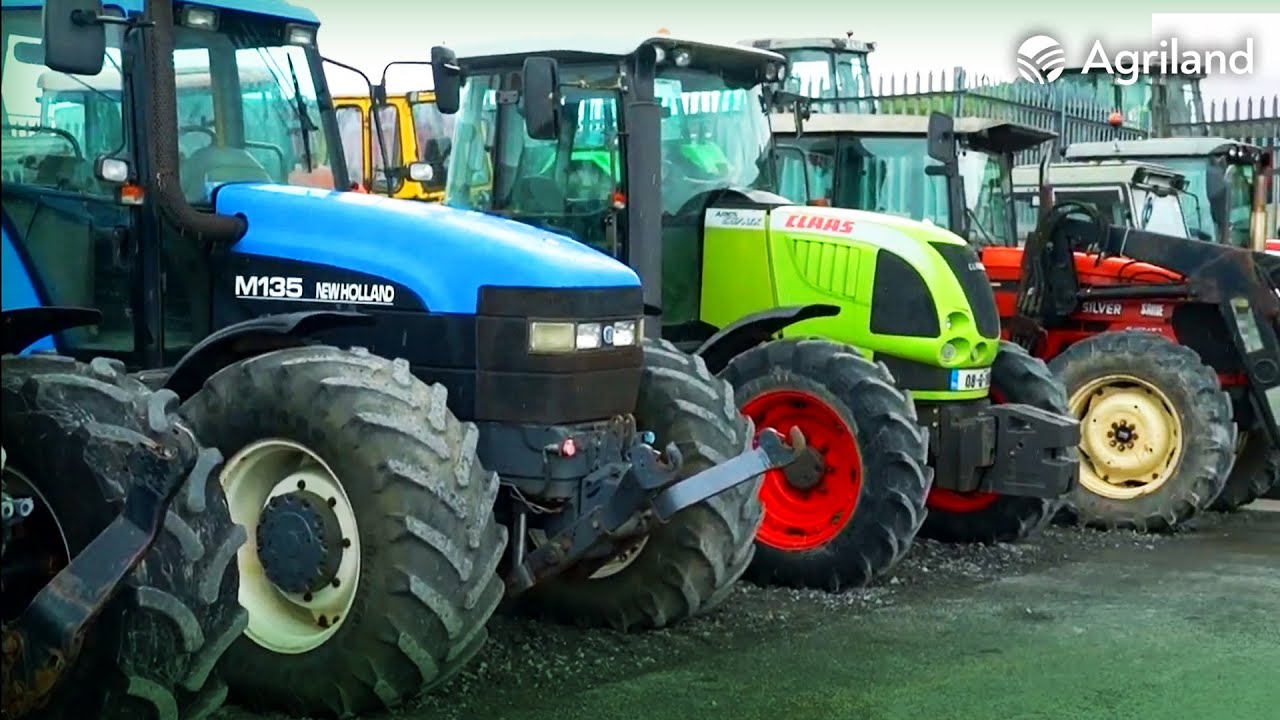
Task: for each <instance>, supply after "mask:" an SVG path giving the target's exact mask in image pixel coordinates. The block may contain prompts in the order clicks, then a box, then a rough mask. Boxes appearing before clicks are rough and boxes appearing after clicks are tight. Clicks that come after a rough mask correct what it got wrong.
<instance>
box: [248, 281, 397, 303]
mask: <svg viewBox="0 0 1280 720" xmlns="http://www.w3.org/2000/svg"><path fill="white" fill-rule="evenodd" d="M307 287H308V286H307V284H306V283H305V282H304V281H303V279H302V278H300V277H282V276H279V275H237V276H236V284H235V296H236V297H237V298H239V299H241V300H283V301H285V302H328V303H351V304H355V305H392V304H394V303H395V300H396V289H395V286H393V285H383V284H378V283H347V282H316V283H312V284H311V285H310V288H311V290H312V293H311V295H307V292H306V291H307Z"/></svg>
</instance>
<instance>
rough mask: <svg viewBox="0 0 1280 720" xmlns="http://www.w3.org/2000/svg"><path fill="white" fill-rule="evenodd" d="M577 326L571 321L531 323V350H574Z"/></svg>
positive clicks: (545, 351)
mask: <svg viewBox="0 0 1280 720" xmlns="http://www.w3.org/2000/svg"><path fill="white" fill-rule="evenodd" d="M574 333H575V326H574V323H571V322H539V321H535V322H531V323H529V352H544V353H548V352H572V351H573V346H574Z"/></svg>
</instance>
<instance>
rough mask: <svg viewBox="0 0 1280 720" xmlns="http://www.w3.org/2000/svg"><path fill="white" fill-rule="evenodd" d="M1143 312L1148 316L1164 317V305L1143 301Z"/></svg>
mask: <svg viewBox="0 0 1280 720" xmlns="http://www.w3.org/2000/svg"><path fill="white" fill-rule="evenodd" d="M1142 314H1143V315H1146V316H1147V317H1158V318H1162V317H1164V305H1161V304H1160V303H1142Z"/></svg>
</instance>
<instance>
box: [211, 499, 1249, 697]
mask: <svg viewBox="0 0 1280 720" xmlns="http://www.w3.org/2000/svg"><path fill="white" fill-rule="evenodd" d="M1237 517H1239V516H1224V515H1216V514H1209V515H1206V516H1203V517H1201V518H1198V519H1197V520H1196V521H1195V522H1194V523H1192V524H1191V525H1190V526H1189V527H1187V528H1185V529H1184V530H1183V531H1182V532H1181V533H1178V534H1173V535H1139V534H1136V533H1131V532H1111V533H1103V532H1096V531H1092V530H1085V529H1077V528H1065V527H1053V528H1050V529H1048V530H1047V531H1045V532H1044V533H1043V534H1042V535H1041V536H1039V537H1037V538H1035V539H1033V540H1031V541H1028V542H1024V543H1020V544H1000V545H993V546H954V545H944V544H940V543H935V542H932V541H928V540H917V542H916V543H915V544H914V546H913V548H912V550H911V552H910V553H909V554H908V556H907V557H906V558H905V559H904V560H903V562H902V563H901V564H900V565H899V566H898V567H897V568H896V569H895V571H894V573H893V574H892V575H891V576H889V577H888V578H886V579H884V580H882V581H880V582H879V583H878V584H877V585H876V586H873V587H870V588H865V589H861V590H853V591H846V592H842V593H838V594H829V593H825V592H819V591H811V590H794V589H785V588H761V587H756V586H753V585H749V584H746V583H742V584H740V585H739V586H738V587H737V589H736V591H735V592H734V594H733V595H732V596H731V597H730V598H729V599H728V600H727V601H726V603H725V604H724V606H723V607H722V608H721V609H719V610H718V611H717V612H714V613H712V614H711V615H710V616H707V617H703V618H698V619H695V620H693V621H690V622H687V623H683V624H681V625H679V626H677V627H675V628H671V629H667V630H661V631H656V632H647V633H631V634H626V633H617V632H612V631H602V630H589V631H588V630H579V629H576V628H570V627H564V626H557V625H550V624H545V623H538V622H533V621H529V620H523V619H519V618H512V617H504V616H499V617H495V618H494V619H493V620H492V621H491V623H490V641H489V643H488V645H487V646H486V648H485V650H484V651H482V653H481V654H480V656H479V657H478V658H477V659H476V660H475V661H474V662H473V663H472V664H471V666H470V667H469V668H468V669H467V670H465V671H464V672H463V673H461V674H460V675H459V676H458V677H456V678H455V679H454V680H453V681H451V682H450V683H449V684H448V685H447V686H445V687H443V688H441V689H439V690H438V691H437V692H434V693H432V694H431V695H429V696H426V697H423V698H420V699H418V700H417V701H415V702H413V703H410V704H409V705H407V706H405V707H402V708H400V709H398V710H397V711H396V712H394V713H387V714H384V715H381V716H380V717H382V718H387V719H388V720H390V719H391V718H396V719H400V718H403V719H404V720H426V719H427V718H431V720H474V719H475V718H485V717H496V716H499V714H500V713H502V712H503V711H504V710H506V709H510V708H512V707H520V706H521V705H523V704H524V702H525V701H530V700H533V699H535V698H546V697H548V696H555V695H558V694H565V693H574V692H578V691H581V690H583V689H586V688H590V687H594V686H597V685H601V684H604V683H607V682H609V681H611V680H614V679H617V678H622V677H631V676H636V675H640V674H643V673H646V672H648V671H652V670H656V669H659V668H661V667H663V666H669V665H672V664H675V663H681V662H685V661H688V660H690V659H694V658H697V657H698V656H700V655H704V654H712V653H717V652H723V651H726V650H729V651H732V650H733V649H735V648H742V647H750V646H752V645H754V644H757V643H762V642H776V641H777V638H778V637H779V633H780V631H781V632H782V633H802V632H806V631H811V630H813V629H815V628H817V627H820V626H821V625H822V624H823V622H824V621H826V620H829V619H830V618H832V617H833V613H839V617H842V618H847V617H849V615H850V614H851V613H852V614H854V615H855V616H856V615H857V614H860V613H866V612H870V611H872V610H875V609H877V608H881V607H885V606H892V605H894V604H896V603H900V602H903V601H905V600H909V599H913V598H919V597H922V596H928V595H930V594H933V593H937V592H940V591H945V590H951V589H956V588H964V587H968V586H972V585H975V584H979V583H983V582H986V581H990V580H994V579H996V578H999V577H1003V576H1008V575H1016V574H1020V573H1023V572H1027V571H1030V570H1033V569H1034V570H1040V571H1043V570H1045V569H1047V568H1052V567H1053V566H1055V565H1058V564H1062V563H1068V562H1079V561H1082V560H1087V559H1088V558H1089V557H1090V555H1092V554H1096V553H1099V552H1103V551H1109V550H1111V549H1114V548H1129V549H1131V550H1136V551H1139V552H1142V551H1155V550H1157V549H1159V548H1160V547H1161V546H1164V545H1169V544H1177V543H1179V542H1180V541H1181V539H1182V538H1184V537H1187V536H1188V535H1189V534H1194V533H1196V531H1197V529H1199V530H1202V531H1207V530H1213V529H1215V528H1220V527H1222V526H1223V525H1226V524H1229V523H1232V522H1237V520H1236V519H1235V518H1237ZM1168 549H1169V550H1172V548H1168ZM218 717H219V719H220V720H250V719H251V718H254V719H256V718H264V717H270V718H271V720H280V718H281V717H282V716H260V715H254V714H250V713H247V712H245V711H242V710H238V709H236V708H231V707H229V708H226V709H224V710H223V711H222V712H221V713H220V714H219V715H218Z"/></svg>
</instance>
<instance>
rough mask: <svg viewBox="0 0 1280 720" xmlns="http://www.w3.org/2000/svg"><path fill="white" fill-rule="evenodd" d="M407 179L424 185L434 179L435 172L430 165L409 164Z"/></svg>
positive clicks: (421, 163)
mask: <svg viewBox="0 0 1280 720" xmlns="http://www.w3.org/2000/svg"><path fill="white" fill-rule="evenodd" d="M409 179H410V180H412V181H414V182H420V183H423V184H426V183H429V182H431V181H432V180H435V179H436V170H435V168H433V167H431V163H424V162H416V163H409Z"/></svg>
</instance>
